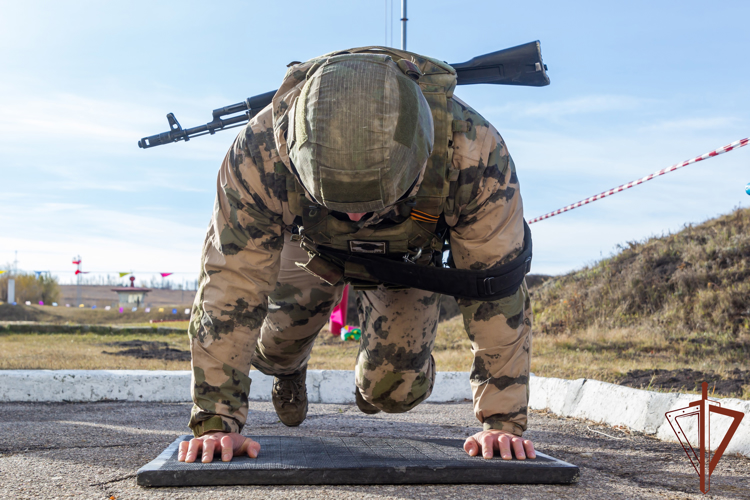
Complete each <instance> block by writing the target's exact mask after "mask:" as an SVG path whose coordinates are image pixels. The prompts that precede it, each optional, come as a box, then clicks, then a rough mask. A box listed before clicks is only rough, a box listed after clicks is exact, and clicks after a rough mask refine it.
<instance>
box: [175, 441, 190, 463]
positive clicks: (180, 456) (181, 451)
mask: <svg viewBox="0 0 750 500" xmlns="http://www.w3.org/2000/svg"><path fill="white" fill-rule="evenodd" d="M187 450H188V442H187V441H183V442H181V443H180V446H179V448H178V449H177V461H179V462H184V461H185V455H187Z"/></svg>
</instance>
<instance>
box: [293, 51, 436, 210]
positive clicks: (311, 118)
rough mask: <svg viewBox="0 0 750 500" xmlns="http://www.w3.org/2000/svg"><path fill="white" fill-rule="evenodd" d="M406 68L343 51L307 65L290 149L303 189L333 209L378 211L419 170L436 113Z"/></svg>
mask: <svg viewBox="0 0 750 500" xmlns="http://www.w3.org/2000/svg"><path fill="white" fill-rule="evenodd" d="M402 67H404V68H405V67H407V65H403V64H396V63H395V62H394V61H393V59H391V57H389V56H387V55H382V54H342V55H336V56H332V57H329V58H327V59H324V60H321V62H320V63H319V64H315V65H313V66H312V67H311V68H310V70H309V72H308V74H307V80H306V82H305V84H304V87H303V88H302V91H301V93H300V95H299V97H298V98H297V99H296V100H295V101H294V103H293V104H292V107H291V109H290V110H289V133H288V136H287V144H288V147H289V157H290V159H291V160H292V163H293V164H294V167H295V169H296V171H297V174H298V176H299V179H300V181H301V182H302V184H303V185H304V187H305V189H306V190H307V191H308V192H309V193H310V195H311V196H312V197H313V198H314V199H315V201H317V202H318V203H320V204H321V205H324V206H325V207H327V208H328V209H330V210H334V211H337V212H347V213H363V212H371V211H376V210H381V209H383V208H385V207H388V206H390V205H394V204H395V203H396V202H397V201H398V200H399V198H401V197H402V196H403V195H404V194H405V193H406V192H407V190H409V188H411V187H412V186H413V185H414V183H415V181H416V180H417V178H418V177H419V175H420V174H421V173H422V170H423V169H424V167H425V164H426V163H427V159H428V158H429V156H430V154H431V152H432V146H433V142H434V137H433V136H434V131H433V121H432V112H431V111H430V107H429V105H428V104H427V100H426V99H425V98H424V96H423V95H422V91H421V90H420V88H419V85H418V84H417V83H416V81H415V80H414V79H413V77H410V76H407V75H406V74H404V71H402V69H401V68H402ZM412 67H413V66H412Z"/></svg>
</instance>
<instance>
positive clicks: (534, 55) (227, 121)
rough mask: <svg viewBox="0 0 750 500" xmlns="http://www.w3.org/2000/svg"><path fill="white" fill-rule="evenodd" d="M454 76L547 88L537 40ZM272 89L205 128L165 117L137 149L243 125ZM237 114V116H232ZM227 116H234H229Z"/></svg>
mask: <svg viewBox="0 0 750 500" xmlns="http://www.w3.org/2000/svg"><path fill="white" fill-rule="evenodd" d="M451 66H453V68H454V69H455V70H456V74H457V76H458V85H473V84H477V83H491V84H494V85H525V86H531V87H544V86H545V85H549V77H548V76H547V65H546V64H544V63H543V62H542V47H541V45H540V44H539V40H537V41H536V42H529V43H525V44H523V45H518V46H517V47H511V48H509V49H504V50H498V51H497V52H491V53H489V54H485V55H483V56H478V57H475V58H474V59H471V60H470V61H466V62H462V63H458V64H451ZM275 94H276V91H275V90H272V91H270V92H266V93H265V94H260V95H256V96H255V97H250V98H248V99H245V100H244V101H243V102H238V103H237V104H231V105H229V106H224V107H223V108H219V109H215V110H214V111H213V113H212V114H213V119H212V120H211V121H210V122H208V123H206V124H205V125H199V126H197V127H193V128H188V129H183V128H182V126H180V123H179V122H178V121H177V118H175V116H174V113H169V114H167V121H169V129H170V130H169V131H168V132H162V133H161V134H156V135H152V136H149V137H144V138H143V139H141V140H140V141H138V147H140V148H143V149H146V148H152V147H154V146H161V145H162V144H168V143H170V142H177V141H189V140H190V138H192V137H199V136H201V135H206V134H214V133H215V132H216V131H217V130H227V129H230V128H234V127H239V126H241V125H244V124H245V123H247V122H248V121H249V120H250V119H251V118H252V117H253V116H255V115H256V114H258V112H260V110H262V109H263V108H265V107H266V106H268V105H269V104H271V101H272V100H273V96H274V95H275ZM236 113H240V114H236ZM227 115H235V116H229V117H227V118H224V117H226V116H227Z"/></svg>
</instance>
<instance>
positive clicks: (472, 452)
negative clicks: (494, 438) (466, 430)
mask: <svg viewBox="0 0 750 500" xmlns="http://www.w3.org/2000/svg"><path fill="white" fill-rule="evenodd" d="M464 451H465V452H466V453H468V454H469V456H470V457H475V456H476V455H477V453H479V444H477V440H476V439H474V436H469V437H468V438H466V441H464Z"/></svg>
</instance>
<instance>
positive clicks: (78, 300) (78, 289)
mask: <svg viewBox="0 0 750 500" xmlns="http://www.w3.org/2000/svg"><path fill="white" fill-rule="evenodd" d="M76 260H77V261H78V265H77V267H76V269H77V270H78V271H80V270H81V256H80V255H79V256H78V257H76ZM80 305H81V273H80V272H78V273H77V274H76V304H75V307H78V306H80Z"/></svg>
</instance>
